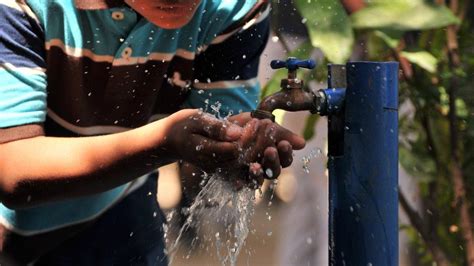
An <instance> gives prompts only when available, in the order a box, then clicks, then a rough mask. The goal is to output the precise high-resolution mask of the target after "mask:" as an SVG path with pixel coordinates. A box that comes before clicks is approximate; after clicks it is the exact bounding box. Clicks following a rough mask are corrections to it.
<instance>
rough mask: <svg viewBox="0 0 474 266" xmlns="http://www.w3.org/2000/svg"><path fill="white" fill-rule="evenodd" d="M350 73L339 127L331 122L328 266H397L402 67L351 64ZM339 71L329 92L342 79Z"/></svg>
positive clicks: (394, 63)
mask: <svg viewBox="0 0 474 266" xmlns="http://www.w3.org/2000/svg"><path fill="white" fill-rule="evenodd" d="M345 68H346V71H347V90H346V95H345V107H344V108H345V109H344V116H343V117H342V118H341V117H336V121H338V122H337V123H339V125H337V126H336V125H334V123H336V122H335V120H334V117H335V116H332V118H331V119H332V120H330V125H329V134H330V135H329V136H330V139H329V147H330V148H331V147H332V149H330V153H329V163H328V165H329V179H330V184H329V193H330V196H329V225H330V231H329V243H330V244H329V245H330V246H329V264H330V265H393V266H395V265H398V194H397V187H398V63H396V62H382V63H376V62H352V63H348V64H347V65H346V67H345ZM334 71H335V70H334V69H332V73H331V68H330V76H331V77H332V79H330V84H329V86H331V85H332V84H333V83H335V82H338V81H341V80H340V79H342V77H341V76H340V75H339V76H337V77H336V75H334V73H335V72H334ZM331 74H333V75H331ZM333 86H334V85H333ZM341 119H342V120H341ZM341 121H342V122H343V123H344V128H343V129H342V130H343V135H342V136H341V132H340V131H341V128H340V122H341ZM331 124H333V125H331ZM333 133H336V134H335V136H339V137H337V138H334V137H331V134H333ZM341 138H342V141H343V143H344V144H343V148H342V150H341V149H340V141H341ZM338 147H339V148H338Z"/></svg>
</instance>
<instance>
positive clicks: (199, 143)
mask: <svg viewBox="0 0 474 266" xmlns="http://www.w3.org/2000/svg"><path fill="white" fill-rule="evenodd" d="M169 119H170V121H171V123H170V126H169V128H168V129H167V134H166V140H165V144H164V147H165V149H166V150H167V151H168V152H169V153H170V154H171V156H172V157H174V159H178V160H184V161H187V162H190V163H192V164H195V165H197V166H199V167H200V168H202V169H204V170H213V169H215V168H218V167H220V166H221V165H227V164H229V163H230V162H235V161H236V160H237V159H238V158H239V150H238V145H237V143H236V141H237V140H238V139H239V138H240V137H241V135H242V132H243V129H242V128H241V127H240V126H239V125H236V124H234V123H231V122H229V121H224V120H219V119H217V118H215V117H214V116H212V115H209V114H206V113H203V112H201V111H198V110H195V109H186V110H181V111H179V112H176V113H174V114H173V115H171V116H170V117H169Z"/></svg>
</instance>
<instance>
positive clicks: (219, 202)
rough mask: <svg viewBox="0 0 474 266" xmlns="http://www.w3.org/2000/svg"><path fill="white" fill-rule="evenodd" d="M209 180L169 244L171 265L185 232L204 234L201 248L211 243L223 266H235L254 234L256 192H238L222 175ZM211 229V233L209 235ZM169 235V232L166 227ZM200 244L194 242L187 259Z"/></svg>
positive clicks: (246, 189) (244, 189)
mask: <svg viewBox="0 0 474 266" xmlns="http://www.w3.org/2000/svg"><path fill="white" fill-rule="evenodd" d="M208 178H209V179H208V181H207V183H206V184H205V185H204V187H203V188H202V190H201V191H200V192H199V194H198V195H197V197H196V199H195V200H194V202H193V204H192V205H191V207H189V209H188V210H187V214H188V216H187V219H186V221H185V223H184V225H183V226H182V227H181V228H180V230H179V232H178V236H177V237H176V239H175V240H174V242H172V243H170V245H169V247H170V248H169V252H168V254H169V258H170V264H171V262H172V261H173V259H174V256H175V255H176V253H177V251H178V249H179V244H180V239H181V237H182V235H183V233H184V232H185V231H187V230H188V229H189V228H191V227H192V228H193V229H195V230H197V231H202V232H203V233H202V234H199V235H201V236H203V238H204V239H199V241H200V242H201V244H200V245H202V246H204V245H206V244H207V243H209V245H210V246H215V248H216V251H217V257H218V258H219V261H220V262H221V264H222V265H235V264H236V262H237V257H238V255H239V253H240V251H241V249H242V247H243V246H244V244H245V239H246V238H247V235H248V233H249V231H250V230H249V226H250V220H251V218H252V216H253V214H254V211H255V207H254V200H255V191H254V190H252V189H250V188H247V187H244V188H242V189H241V190H239V191H236V190H235V188H234V186H233V185H232V184H231V183H230V182H229V181H228V180H224V178H222V177H220V175H218V174H213V175H209V177H208ZM173 215H174V213H171V214H170V215H169V216H168V219H171V218H172V216H173ZM216 225H217V226H216ZM219 226H221V227H219ZM209 229H210V230H211V232H208V231H209ZM206 230H207V232H205V231H206ZM165 232H167V228H166V227H165ZM166 235H168V234H166ZM166 238H167V236H166ZM195 240H196V241H195ZM167 242H168V239H167ZM197 242H198V241H197V239H194V240H193V241H192V243H191V249H190V250H189V252H188V256H186V258H189V254H190V253H191V251H192V250H193V249H194V248H195V246H196V243H197Z"/></svg>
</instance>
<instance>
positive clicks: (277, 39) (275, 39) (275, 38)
mask: <svg viewBox="0 0 474 266" xmlns="http://www.w3.org/2000/svg"><path fill="white" fill-rule="evenodd" d="M279 40H280V38H278V36H273V37H272V42H278V41H279Z"/></svg>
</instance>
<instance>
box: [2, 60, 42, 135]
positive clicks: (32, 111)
mask: <svg viewBox="0 0 474 266" xmlns="http://www.w3.org/2000/svg"><path fill="white" fill-rule="evenodd" d="M0 80H1V81H2V86H1V87H0V127H10V126H15V125H24V124H31V123H41V122H43V121H44V120H45V117H46V75H45V74H26V73H22V71H14V70H6V69H3V68H1V67H0Z"/></svg>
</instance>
